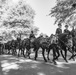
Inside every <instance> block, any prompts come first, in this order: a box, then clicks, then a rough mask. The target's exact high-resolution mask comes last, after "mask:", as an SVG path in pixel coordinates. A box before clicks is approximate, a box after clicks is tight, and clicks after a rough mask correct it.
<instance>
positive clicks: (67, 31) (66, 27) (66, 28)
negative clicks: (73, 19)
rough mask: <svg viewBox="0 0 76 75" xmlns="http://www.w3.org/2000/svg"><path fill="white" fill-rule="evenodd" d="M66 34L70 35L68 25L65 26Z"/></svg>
mask: <svg viewBox="0 0 76 75" xmlns="http://www.w3.org/2000/svg"><path fill="white" fill-rule="evenodd" d="M64 33H67V34H69V33H70V31H69V30H68V25H65V29H64Z"/></svg>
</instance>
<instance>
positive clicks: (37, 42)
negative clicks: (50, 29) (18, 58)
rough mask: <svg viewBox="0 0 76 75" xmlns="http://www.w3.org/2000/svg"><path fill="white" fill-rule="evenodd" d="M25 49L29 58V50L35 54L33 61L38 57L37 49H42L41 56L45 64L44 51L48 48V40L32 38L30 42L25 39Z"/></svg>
mask: <svg viewBox="0 0 76 75" xmlns="http://www.w3.org/2000/svg"><path fill="white" fill-rule="evenodd" d="M25 47H26V50H27V51H26V52H27V55H28V56H29V58H30V49H31V48H33V49H34V50H33V51H34V52H35V58H34V59H35V60H36V59H37V57H38V50H39V48H42V55H43V58H44V60H45V62H47V59H46V57H45V50H47V49H48V48H49V44H48V38H44V37H38V38H34V40H33V41H32V42H31V41H30V39H29V38H27V39H25Z"/></svg>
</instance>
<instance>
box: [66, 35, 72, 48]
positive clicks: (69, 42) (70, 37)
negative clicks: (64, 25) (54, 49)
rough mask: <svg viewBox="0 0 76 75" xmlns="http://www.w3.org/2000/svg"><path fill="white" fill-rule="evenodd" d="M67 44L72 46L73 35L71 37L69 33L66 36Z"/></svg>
mask: <svg viewBox="0 0 76 75" xmlns="http://www.w3.org/2000/svg"><path fill="white" fill-rule="evenodd" d="M67 45H68V46H69V47H72V46H73V37H72V35H71V34H70V35H68V36H67Z"/></svg>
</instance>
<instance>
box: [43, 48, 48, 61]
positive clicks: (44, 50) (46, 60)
mask: <svg viewBox="0 0 76 75" xmlns="http://www.w3.org/2000/svg"><path fill="white" fill-rule="evenodd" d="M42 55H43V58H44V60H45V62H47V60H46V58H45V49H42Z"/></svg>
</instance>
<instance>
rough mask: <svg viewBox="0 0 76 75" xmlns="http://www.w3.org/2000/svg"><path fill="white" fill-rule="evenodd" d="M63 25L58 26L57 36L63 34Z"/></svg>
mask: <svg viewBox="0 0 76 75" xmlns="http://www.w3.org/2000/svg"><path fill="white" fill-rule="evenodd" d="M61 27H62V25H61V23H59V24H58V28H57V29H56V35H59V34H61V33H62V29H61Z"/></svg>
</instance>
